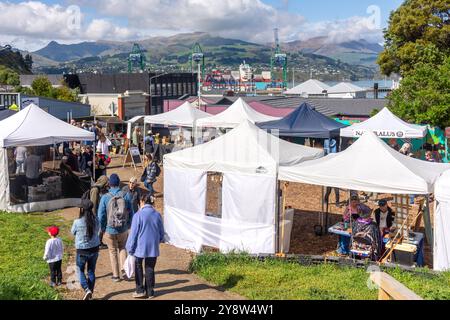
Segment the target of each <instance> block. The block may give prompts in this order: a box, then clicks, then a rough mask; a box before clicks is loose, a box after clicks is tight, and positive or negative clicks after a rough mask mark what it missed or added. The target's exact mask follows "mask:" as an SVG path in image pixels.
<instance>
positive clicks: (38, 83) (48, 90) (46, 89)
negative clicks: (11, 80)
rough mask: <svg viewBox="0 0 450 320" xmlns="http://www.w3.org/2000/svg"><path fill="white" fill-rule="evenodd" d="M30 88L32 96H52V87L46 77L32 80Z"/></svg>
mask: <svg viewBox="0 0 450 320" xmlns="http://www.w3.org/2000/svg"><path fill="white" fill-rule="evenodd" d="M31 88H32V89H33V92H34V94H35V95H37V96H41V97H52V96H53V86H52V83H51V82H50V80H48V79H47V77H44V76H42V77H37V78H36V79H34V81H33V83H32V84H31Z"/></svg>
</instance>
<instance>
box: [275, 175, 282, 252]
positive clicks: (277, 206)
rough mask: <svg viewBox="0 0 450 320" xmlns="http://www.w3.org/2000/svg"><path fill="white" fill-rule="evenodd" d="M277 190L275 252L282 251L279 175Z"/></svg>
mask: <svg viewBox="0 0 450 320" xmlns="http://www.w3.org/2000/svg"><path fill="white" fill-rule="evenodd" d="M276 185H277V190H276V191H275V197H276V199H277V201H276V209H275V214H276V217H275V253H279V252H280V241H279V240H280V237H279V234H280V207H281V206H280V202H281V198H280V181H279V180H278V177H277V183H276Z"/></svg>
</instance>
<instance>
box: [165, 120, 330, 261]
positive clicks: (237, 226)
mask: <svg viewBox="0 0 450 320" xmlns="http://www.w3.org/2000/svg"><path fill="white" fill-rule="evenodd" d="M321 156H323V151H322V150H319V149H313V148H308V147H305V146H301V145H296V144H292V143H289V142H286V141H282V140H279V139H278V138H276V137H274V136H272V135H270V134H267V133H266V132H265V131H263V130H260V129H259V128H257V127H256V126H255V125H254V124H252V123H250V122H249V121H245V122H244V123H242V124H241V125H240V126H238V127H237V128H236V129H234V130H232V131H230V132H229V133H228V134H226V135H224V136H221V137H219V138H217V139H215V140H213V141H211V142H208V143H206V144H203V145H199V146H196V147H194V148H190V149H186V150H183V151H179V152H175V153H172V154H169V155H166V156H165V157H164V221H165V223H164V226H165V229H166V233H167V235H168V241H169V242H170V243H171V244H173V245H175V246H177V247H180V248H184V249H189V250H192V251H195V252H198V251H199V250H200V249H201V247H202V246H203V245H206V246H212V247H216V248H220V250H221V251H222V252H228V251H231V250H237V251H246V252H249V253H274V252H275V250H276V249H275V244H276V240H275V236H276V232H275V225H276V207H277V206H276V199H277V196H276V194H277V172H278V166H279V165H286V166H289V165H295V164H299V163H301V162H303V161H306V160H311V159H316V158H319V157H321ZM208 172H212V173H221V174H223V182H222V189H221V192H220V193H219V198H221V199H223V201H221V204H220V203H219V210H220V211H221V213H222V216H221V218H218V217H212V216H208V215H207V213H206V207H207V206H206V201H207V190H208V179H207V177H208ZM256 195H257V196H256Z"/></svg>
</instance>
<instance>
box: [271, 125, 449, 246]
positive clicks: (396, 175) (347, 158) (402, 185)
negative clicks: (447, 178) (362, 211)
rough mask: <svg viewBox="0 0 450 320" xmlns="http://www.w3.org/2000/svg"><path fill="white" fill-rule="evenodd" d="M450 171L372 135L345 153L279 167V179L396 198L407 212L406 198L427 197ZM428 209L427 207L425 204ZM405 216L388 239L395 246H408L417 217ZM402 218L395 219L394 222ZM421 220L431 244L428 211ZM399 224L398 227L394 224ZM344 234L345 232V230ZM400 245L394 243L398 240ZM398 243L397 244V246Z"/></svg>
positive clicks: (364, 135)
mask: <svg viewBox="0 0 450 320" xmlns="http://www.w3.org/2000/svg"><path fill="white" fill-rule="evenodd" d="M449 168H450V166H449V165H447V164H439V163H431V162H426V161H421V160H417V159H414V158H410V157H407V156H404V155H402V154H400V153H399V152H397V151H395V150H394V149H392V148H390V147H389V146H388V145H387V144H386V143H384V142H383V141H382V140H381V139H379V138H377V136H376V135H375V134H374V133H373V132H366V133H364V134H363V136H362V137H361V138H360V139H359V140H358V141H356V142H355V143H354V144H353V145H352V146H351V147H349V148H348V149H347V150H345V151H343V152H341V153H338V154H331V155H329V156H327V157H325V158H322V159H319V160H313V161H309V162H306V163H303V164H300V165H298V166H293V167H286V166H282V167H280V173H279V179H280V180H283V181H290V182H298V183H305V184H312V185H319V186H331V187H336V188H341V189H347V190H359V191H366V192H378V193H388V194H393V195H403V197H402V196H399V199H401V200H399V201H397V203H399V207H402V208H408V205H409V203H408V201H407V199H408V197H407V195H411V194H413V195H425V196H427V195H429V194H431V193H433V192H434V184H435V181H436V179H437V178H438V177H439V176H440V175H441V174H442V173H443V172H444V171H446V170H448V169H449ZM426 207H427V208H429V205H428V204H426ZM406 210H407V209H406ZM412 214H413V213H409V214H406V215H405V216H403V217H404V222H403V224H402V225H401V226H399V227H400V228H401V229H402V230H399V231H401V233H398V234H395V235H394V238H393V239H391V241H392V243H394V245H395V246H398V245H401V244H403V243H406V242H408V240H409V238H410V235H409V232H410V231H411V230H410V228H411V227H412V226H414V223H415V221H416V217H417V216H416V217H414V216H412ZM400 217H402V215H400V214H399V215H396V219H397V218H400ZM423 218H424V222H425V227H426V233H427V238H428V240H429V241H430V243H432V242H433V240H432V239H433V236H432V231H431V230H432V228H431V221H430V216H429V211H428V210H424V212H423ZM398 224H401V223H397V225H398ZM344 231H345V230H344ZM399 239H400V240H401V241H397V240H399ZM396 241H397V242H396Z"/></svg>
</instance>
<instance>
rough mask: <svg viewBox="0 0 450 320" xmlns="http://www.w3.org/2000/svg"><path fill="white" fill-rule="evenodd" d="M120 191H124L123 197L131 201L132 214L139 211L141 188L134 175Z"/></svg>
mask: <svg viewBox="0 0 450 320" xmlns="http://www.w3.org/2000/svg"><path fill="white" fill-rule="evenodd" d="M122 191H123V192H124V193H125V197H127V198H128V201H130V203H131V211H132V213H133V215H134V214H135V213H136V212H138V211H139V204H140V200H141V190H140V189H139V182H138V179H137V178H136V177H132V178H131V179H130V182H129V183H128V186H125V187H123V189H122Z"/></svg>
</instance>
